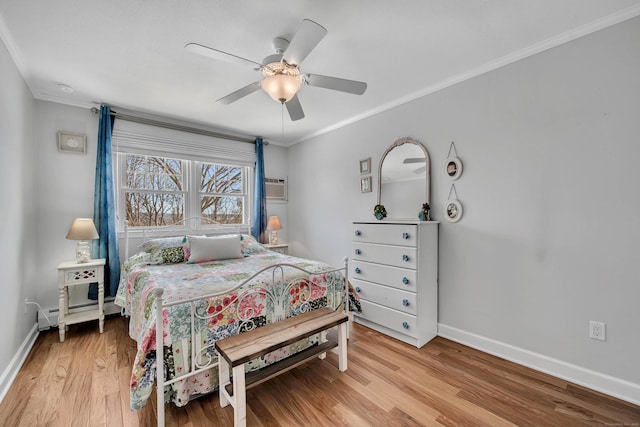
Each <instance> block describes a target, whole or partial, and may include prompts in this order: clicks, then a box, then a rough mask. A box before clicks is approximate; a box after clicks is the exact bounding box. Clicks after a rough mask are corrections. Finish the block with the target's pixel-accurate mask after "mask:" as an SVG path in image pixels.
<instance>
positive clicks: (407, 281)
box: [402, 277, 409, 285]
mask: <svg viewBox="0 0 640 427" xmlns="http://www.w3.org/2000/svg"><path fill="white" fill-rule="evenodd" d="M402 283H404V284H405V285H408V284H409V279H407V278H406V277H403V278H402Z"/></svg>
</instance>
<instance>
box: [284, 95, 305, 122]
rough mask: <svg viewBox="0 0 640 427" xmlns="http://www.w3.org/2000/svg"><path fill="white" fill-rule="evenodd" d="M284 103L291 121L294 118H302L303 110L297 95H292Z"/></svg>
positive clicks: (294, 119)
mask: <svg viewBox="0 0 640 427" xmlns="http://www.w3.org/2000/svg"><path fill="white" fill-rule="evenodd" d="M285 105H286V106H287V111H288V112H289V117H291V120H292V121H294V122H295V121H296V120H300V119H304V111H302V105H300V100H299V99H298V95H294V96H293V98H291V99H290V100H289V101H288V102H286V103H285Z"/></svg>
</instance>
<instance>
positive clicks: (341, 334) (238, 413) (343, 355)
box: [218, 322, 348, 427]
mask: <svg viewBox="0 0 640 427" xmlns="http://www.w3.org/2000/svg"><path fill="white" fill-rule="evenodd" d="M347 335H348V327H347V322H343V323H341V324H339V325H338V347H337V348H334V349H333V350H332V351H333V352H335V353H337V355H338V369H339V370H340V371H341V372H344V371H346V370H347ZM319 341H320V343H323V342H326V341H327V332H326V331H323V332H321V333H320V339H319ZM318 357H319V358H320V359H324V358H325V357H326V353H322V354H320V355H319V356H318ZM232 374H233V395H229V393H228V392H227V389H226V386H227V385H228V384H230V383H231V379H230V377H229V363H228V362H227V360H226V359H225V358H224V357H222V356H219V357H218V390H219V395H220V406H221V407H223V408H224V407H225V406H227V405H229V404H231V406H233V425H234V426H235V427H245V426H246V424H247V390H246V381H245V370H244V364H241V365H238V366H236V367H234V368H233V372H232Z"/></svg>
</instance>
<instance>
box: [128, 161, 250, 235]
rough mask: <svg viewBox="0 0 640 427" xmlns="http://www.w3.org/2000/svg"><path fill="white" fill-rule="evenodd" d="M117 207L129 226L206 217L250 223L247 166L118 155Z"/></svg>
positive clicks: (248, 170) (227, 221)
mask: <svg viewBox="0 0 640 427" xmlns="http://www.w3.org/2000/svg"><path fill="white" fill-rule="evenodd" d="M117 163H118V165H119V173H118V177H119V178H120V179H119V185H118V194H117V200H118V206H119V212H120V218H124V219H126V220H127V221H128V223H129V226H130V227H157V226H162V225H168V224H173V223H176V222H179V221H182V220H183V219H185V218H190V217H195V216H201V217H204V218H208V219H209V220H211V221H207V220H204V221H203V222H204V223H205V224H206V223H220V224H233V225H242V224H245V225H246V224H248V223H249V212H248V207H249V203H248V185H247V181H248V177H249V174H250V169H249V168H248V167H247V166H238V165H225V164H218V163H206V162H198V161H194V160H186V159H177V158H167V157H159V156H148V155H139V154H129V153H119V154H118V161H117Z"/></svg>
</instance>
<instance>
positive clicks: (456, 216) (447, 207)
mask: <svg viewBox="0 0 640 427" xmlns="http://www.w3.org/2000/svg"><path fill="white" fill-rule="evenodd" d="M443 208H444V209H443V213H444V216H445V218H447V220H448V221H449V222H458V221H460V218H462V204H460V202H459V201H458V200H455V199H453V200H447V202H446V203H445V204H444V206H443Z"/></svg>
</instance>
